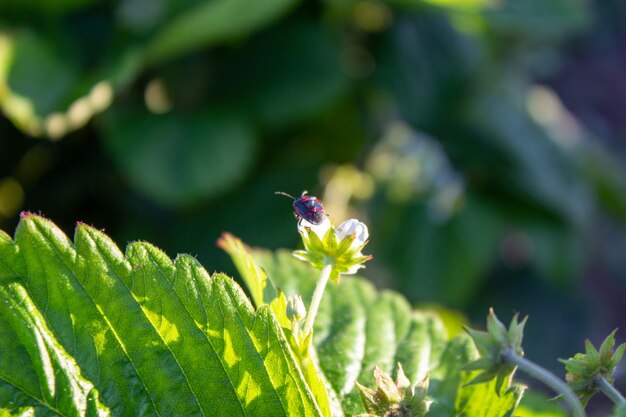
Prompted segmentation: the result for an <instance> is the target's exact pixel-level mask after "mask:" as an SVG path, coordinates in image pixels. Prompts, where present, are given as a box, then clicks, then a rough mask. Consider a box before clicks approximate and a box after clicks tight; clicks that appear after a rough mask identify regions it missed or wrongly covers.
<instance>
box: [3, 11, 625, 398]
mask: <svg viewBox="0 0 626 417" xmlns="http://www.w3.org/2000/svg"><path fill="white" fill-rule="evenodd" d="M624 34H626V6H625V5H624V3H623V2H621V1H619V0H595V1H582V0H471V1H461V0H388V1H383V0H340V1H317V2H298V1H295V0H271V1H265V2H253V3H250V2H245V1H241V0H214V1H208V0H185V1H170V0H114V1H110V2H102V1H96V0H63V1H56V2H41V1H38V0H28V1H15V0H9V1H3V2H0V106H1V108H2V111H3V114H4V116H3V117H0V227H2V228H3V229H5V230H7V229H9V230H10V229H12V228H14V227H15V225H16V224H17V221H18V213H19V211H20V210H31V211H33V212H42V213H43V214H45V215H46V216H48V217H49V218H52V219H54V220H55V222H57V223H58V224H59V225H60V226H61V227H62V228H63V229H64V230H66V231H69V230H71V229H72V228H73V224H74V222H76V221H77V220H82V221H85V222H87V223H90V224H94V225H95V226H97V227H105V228H106V231H107V233H108V234H110V235H111V236H112V237H113V238H114V239H115V240H116V241H119V242H124V241H125V240H135V239H138V238H140V239H145V240H149V241H152V242H154V243H155V244H156V245H158V246H160V247H163V248H165V249H166V250H168V251H169V252H171V253H177V252H180V251H185V252H191V253H193V254H194V255H196V256H197V257H198V259H199V260H200V261H201V262H207V260H208V259H211V265H213V266H214V267H215V268H216V269H217V270H224V271H226V272H229V273H234V271H233V269H232V266H231V265H230V263H229V262H228V260H227V258H226V256H225V255H223V254H221V253H220V252H219V249H217V248H216V247H215V240H216V239H217V238H218V236H219V235H220V234H221V232H222V231H225V230H228V231H230V232H232V233H234V234H236V235H238V236H240V237H241V238H242V239H243V240H244V241H247V242H250V243H251V244H254V245H259V246H265V247H269V248H277V247H288V248H294V247H296V246H297V244H298V235H297V233H296V231H295V224H294V219H293V217H292V215H291V212H292V209H291V204H290V202H289V201H288V200H286V199H283V198H279V197H275V196H274V195H273V192H274V191H285V192H289V193H291V194H298V193H300V192H302V191H303V190H309V192H311V193H312V194H315V195H317V196H319V197H320V198H322V199H323V201H324V204H325V206H326V209H327V211H328V213H330V215H331V218H332V220H333V221H334V222H335V223H339V222H340V221H342V220H344V219H345V218H348V217H358V218H361V219H365V220H366V221H367V222H368V225H369V226H370V231H371V243H370V245H371V248H372V253H373V254H374V256H375V258H374V260H373V261H372V262H371V263H370V265H368V268H367V269H366V270H365V271H364V275H366V276H367V277H368V278H369V279H371V280H372V281H374V282H375V284H376V285H377V286H379V287H384V288H393V289H396V290H399V291H401V292H402V293H403V294H405V295H406V296H407V297H408V298H409V300H410V301H411V302H412V303H419V304H425V303H426V304H428V305H430V306H440V307H439V308H442V307H443V308H446V307H447V308H453V309H456V310H457V311H460V312H462V313H463V314H464V315H466V316H467V318H468V319H469V320H474V319H477V318H478V320H480V321H482V316H483V315H484V311H485V309H486V308H487V307H488V306H492V305H493V306H494V307H495V308H496V309H498V311H503V312H506V311H509V312H510V313H511V314H513V312H514V311H520V312H522V313H523V314H529V315H530V316H531V320H530V322H529V326H528V330H527V331H528V337H527V341H528V346H527V347H526V351H527V354H528V355H529V356H532V357H534V358H536V359H537V361H538V362H540V363H542V364H546V365H548V366H550V365H552V366H553V369H558V367H559V365H558V363H557V362H556V361H554V359H555V358H557V357H569V356H571V355H572V354H573V353H574V352H575V351H576V350H577V349H578V347H579V345H578V344H577V343H579V342H580V340H581V339H582V338H583V337H590V338H591V339H592V341H594V342H598V341H599V340H596V339H599V338H602V337H603V336H604V335H605V334H606V333H608V332H609V331H610V330H612V329H613V328H615V327H618V326H620V325H622V327H623V325H624V324H625V322H624V317H626V314H625V313H626V311H625V310H624V305H623V299H624V298H625V297H626V276H625V275H624V270H626V263H625V259H626V258H625V257H624V250H626V231H625V228H624V224H625V223H626V222H625V219H626V182H625V180H624V179H625V178H626V170H625V168H624V160H625V158H626V141H625V139H626V135H625V132H626V123H625V122H624V118H623V114H622V113H623V111H622V109H623V108H626V76H625V75H624V74H625V73H624V71H623V68H624V67H625V66H626V58H624V57H626V42H624V36H625V35H624ZM209 172H210V173H211V174H209ZM216 260H217V261H216ZM220 260H221V261H220ZM441 306H442V307H441ZM504 318H505V319H506V317H504ZM533 322H534V323H536V324H535V325H534V326H536V327H533ZM618 336H619V335H618ZM546 340H549V341H550V343H545V341H546ZM618 382H619V378H618ZM602 406H603V404H598V405H597V407H602Z"/></svg>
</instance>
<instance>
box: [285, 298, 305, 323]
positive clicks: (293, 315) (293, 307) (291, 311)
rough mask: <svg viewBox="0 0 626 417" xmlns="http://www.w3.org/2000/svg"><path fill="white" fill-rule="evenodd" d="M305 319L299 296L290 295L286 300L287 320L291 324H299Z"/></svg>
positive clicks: (302, 304)
mask: <svg viewBox="0 0 626 417" xmlns="http://www.w3.org/2000/svg"><path fill="white" fill-rule="evenodd" d="M305 317H306V308H304V303H303V302H302V297H300V296H299V295H295V294H294V295H291V296H289V298H288V299H287V318H288V319H289V320H290V321H291V322H301V321H302V320H304V318H305Z"/></svg>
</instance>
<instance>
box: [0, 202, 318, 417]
mask: <svg viewBox="0 0 626 417" xmlns="http://www.w3.org/2000/svg"><path fill="white" fill-rule="evenodd" d="M0 299H1V300H2V302H1V303H0V348H2V352H3V353H2V355H0V410H2V412H3V413H5V414H7V415H19V414H20V413H23V412H26V411H28V412H32V411H33V410H34V411H36V413H37V415H61V416H79V415H108V414H109V410H110V414H111V415H116V416H135V415H146V416H148V415H206V416H240V415H242V416H243V415H257V416H279V415H282V416H291V415H303V416H322V415H325V416H329V415H330V414H329V411H328V410H327V409H326V410H320V408H319V407H318V405H317V403H316V401H315V399H314V398H315V397H316V396H320V395H322V393H320V392H313V391H312V390H311V389H310V388H309V387H308V386H307V384H306V382H305V380H304V377H303V375H302V372H301V371H300V368H299V365H298V362H297V361H296V360H295V358H294V356H293V353H292V351H291V349H290V347H289V344H288V343H287V341H286V339H285V337H284V334H283V332H282V330H281V328H280V326H279V324H278V322H277V320H276V318H275V317H274V315H273V314H272V313H271V311H270V309H269V308H268V307H267V306H265V307H260V308H259V309H257V310H256V311H255V310H254V309H253V308H252V306H251V305H250V303H249V301H248V299H247V298H246V297H245V295H244V294H243V292H242V291H241V290H240V288H239V287H238V286H237V285H236V284H235V283H234V282H233V281H232V280H231V279H230V278H228V277H226V276H224V275H220V274H216V275H213V276H212V277H211V276H209V274H208V273H207V272H206V271H205V270H204V269H203V268H202V267H201V266H200V265H199V264H198V262H197V261H196V260H195V259H194V258H192V257H190V256H187V255H181V256H178V257H177V258H176V260H175V261H171V260H170V258H168V257H167V256H166V255H165V254H164V253H163V252H161V251H160V250H159V249H157V248H155V247H153V246H151V245H149V244H147V243H141V242H135V243H132V244H130V245H129V246H128V248H127V250H126V254H125V255H124V254H122V252H121V251H120V250H119V249H118V248H117V247H116V246H115V244H114V243H113V242H112V241H111V240H110V239H109V238H108V237H107V236H106V235H104V234H103V233H101V232H99V231H97V230H95V229H93V228H91V227H88V226H85V225H83V224H79V225H78V226H77V228H76V234H75V239H74V244H72V242H71V241H70V240H69V239H68V238H67V237H66V236H65V235H64V234H63V233H62V232H61V231H60V230H59V229H58V228H56V226H54V224H52V223H51V222H50V221H48V220H45V219H43V218H41V217H39V216H36V215H31V214H26V215H24V216H23V218H22V220H21V222H20V224H19V226H18V228H17V232H16V235H15V240H11V239H10V237H9V236H8V235H6V234H4V233H0ZM5 352H8V353H5Z"/></svg>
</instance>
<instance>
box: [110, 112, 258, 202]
mask: <svg viewBox="0 0 626 417" xmlns="http://www.w3.org/2000/svg"><path fill="white" fill-rule="evenodd" d="M104 127H105V134H106V141H105V144H106V146H107V148H108V150H109V152H110V153H111V155H112V156H113V158H114V159H115V160H116V162H117V163H118V165H119V166H120V168H121V170H122V171H123V172H124V173H125V174H126V177H127V178H128V181H129V182H130V183H131V184H132V185H133V186H134V187H136V188H137V189H138V190H139V191H141V192H143V193H144V194H145V195H147V196H148V197H151V198H152V199H154V200H156V201H158V202H160V203H162V204H164V205H167V206H173V207H180V206H189V205H192V204H194V203H198V202H199V201H202V200H204V199H206V198H208V197H211V196H214V195H215V194H217V193H220V192H222V191H224V190H226V189H228V187H230V186H232V184H233V183H235V182H237V181H239V180H241V179H242V177H243V176H244V175H245V174H246V172H247V170H248V168H250V166H251V164H252V161H253V160H254V155H255V149H256V142H255V137H254V132H253V131H252V129H251V127H250V126H249V125H248V124H247V122H245V121H244V120H243V119H241V118H240V117H239V116H236V115H232V114H224V113H223V112H218V111H210V110H205V111H199V112H195V113H192V114H185V115H175V114H168V115H163V116H156V115H153V114H149V113H147V112H146V111H142V110H139V109H124V111H119V112H117V113H115V114H110V115H109V118H108V119H107V120H106V124H105V126H104Z"/></svg>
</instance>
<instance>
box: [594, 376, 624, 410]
mask: <svg viewBox="0 0 626 417" xmlns="http://www.w3.org/2000/svg"><path fill="white" fill-rule="evenodd" d="M596 385H597V387H598V388H600V391H602V392H603V393H604V394H605V395H606V396H607V397H609V398H610V399H611V401H613V402H614V403H615V404H618V405H619V404H626V398H624V396H623V395H622V394H621V393H620V392H619V391H618V390H616V389H615V387H614V386H613V385H612V384H610V383H609V381H607V380H606V378H605V377H603V376H602V375H599V376H598V377H597V378H596Z"/></svg>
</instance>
